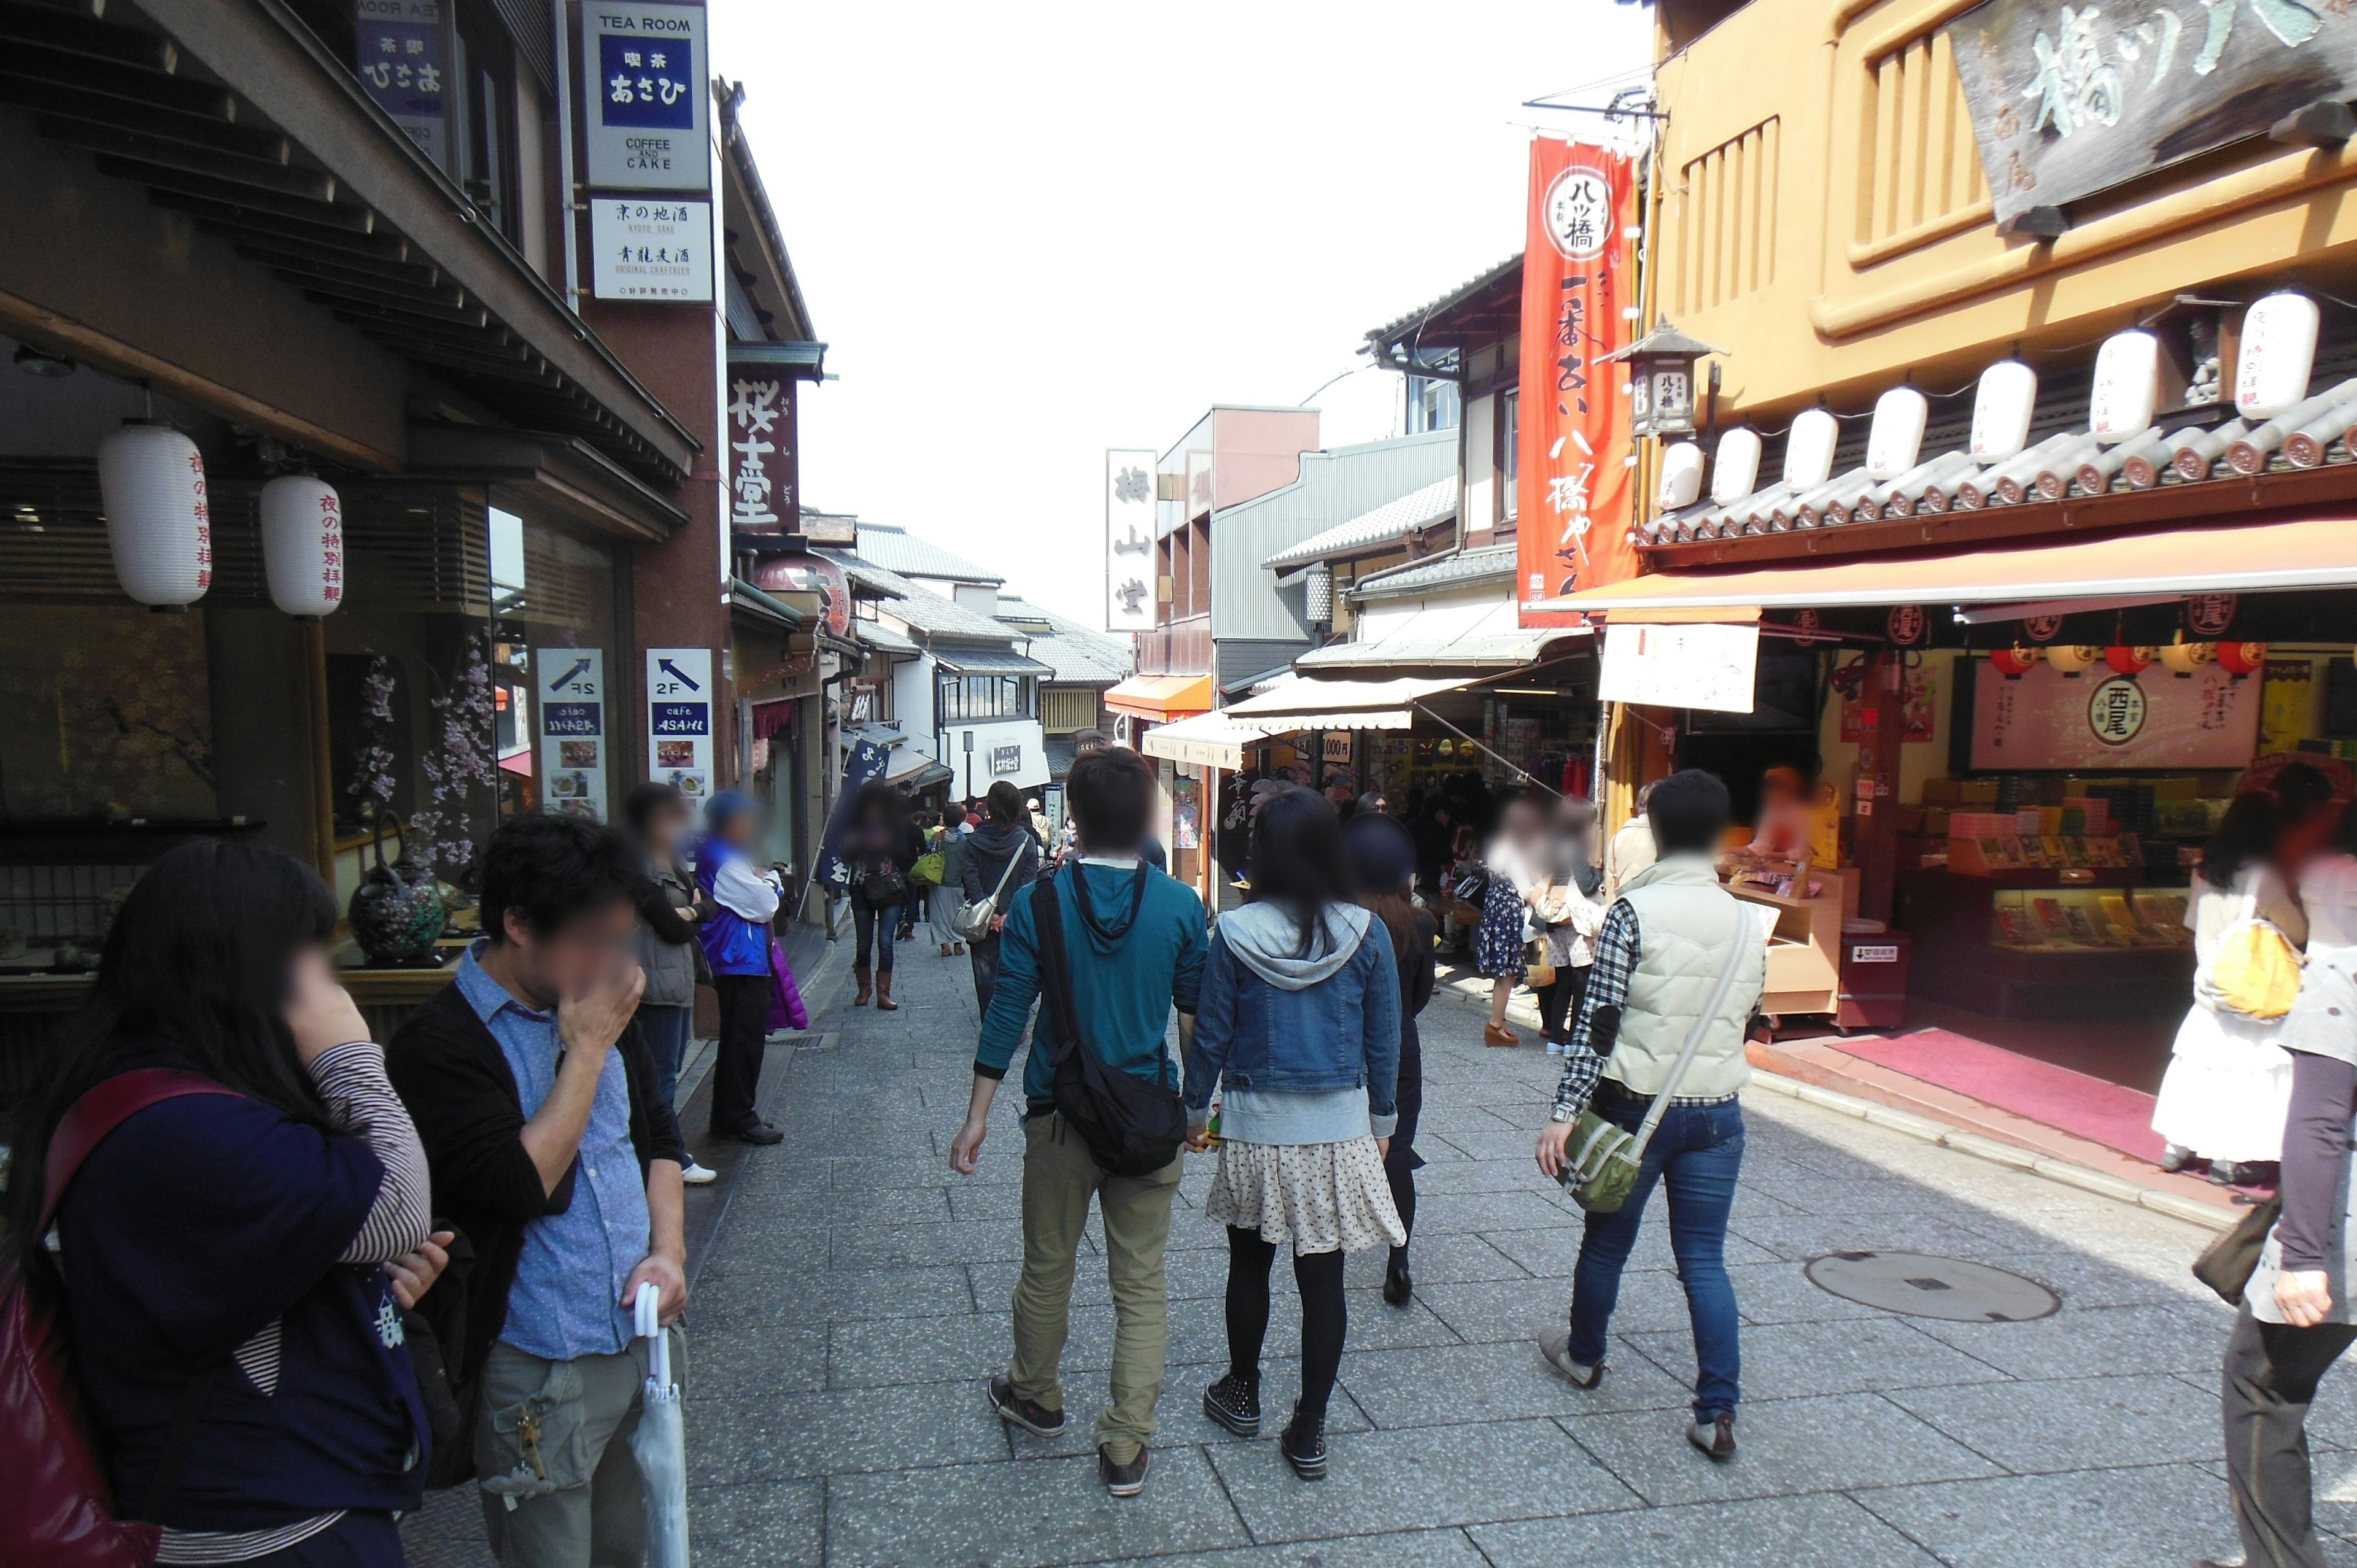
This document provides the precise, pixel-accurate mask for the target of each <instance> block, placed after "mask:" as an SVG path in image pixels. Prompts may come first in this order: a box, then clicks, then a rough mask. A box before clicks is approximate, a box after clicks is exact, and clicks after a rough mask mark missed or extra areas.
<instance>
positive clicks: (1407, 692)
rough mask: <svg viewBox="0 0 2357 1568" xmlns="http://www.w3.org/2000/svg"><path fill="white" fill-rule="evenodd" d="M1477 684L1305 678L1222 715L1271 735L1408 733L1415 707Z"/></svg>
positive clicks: (1468, 679) (1465, 679)
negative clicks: (1292, 732) (1316, 731)
mask: <svg viewBox="0 0 2357 1568" xmlns="http://www.w3.org/2000/svg"><path fill="white" fill-rule="evenodd" d="M1477 679H1479V677H1477V676H1471V675H1468V676H1465V677H1463V678H1462V679H1455V680H1452V679H1449V678H1447V677H1442V678H1440V679H1437V680H1435V679H1430V678H1425V677H1417V676H1408V675H1403V676H1395V677H1394V678H1393V679H1391V680H1388V681H1353V680H1349V679H1345V678H1342V677H1340V676H1335V677H1329V678H1326V679H1322V680H1321V679H1317V678H1314V677H1309V676H1304V677H1303V678H1302V679H1300V680H1298V681H1293V682H1287V683H1286V684H1285V685H1283V686H1280V687H1278V688H1277V689H1276V690H1275V691H1274V692H1270V693H1267V694H1265V695H1264V696H1258V697H1248V698H1246V699H1245V700H1244V701H1243V702H1241V703H1235V704H1234V705H1233V706H1232V707H1229V708H1226V709H1224V710H1222V713H1223V714H1225V715H1227V716H1230V717H1232V718H1236V719H1240V720H1243V722H1245V723H1248V724H1255V725H1268V726H1270V733H1276V732H1278V731H1281V730H1305V729H1406V728H1408V727H1409V726H1410V725H1414V724H1415V712H1414V710H1413V709H1412V708H1411V707H1410V706H1409V704H1410V703H1415V702H1418V701H1420V700H1422V699H1423V698H1426V697H1429V696H1431V695H1433V694H1434V693H1438V692H1454V691H1456V690H1457V689H1458V687H1460V686H1469V685H1471V684H1472V683H1473V682H1474V681H1475V680H1477ZM1147 738H1148V739H1151V738H1152V737H1151V736H1148V737H1147Z"/></svg>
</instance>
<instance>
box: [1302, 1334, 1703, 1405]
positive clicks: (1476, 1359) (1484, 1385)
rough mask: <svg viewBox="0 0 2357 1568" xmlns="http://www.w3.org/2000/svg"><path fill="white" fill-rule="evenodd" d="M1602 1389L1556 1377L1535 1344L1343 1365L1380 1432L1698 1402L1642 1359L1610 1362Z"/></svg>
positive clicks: (1381, 1353) (1398, 1354)
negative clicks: (1395, 1428) (1381, 1430)
mask: <svg viewBox="0 0 2357 1568" xmlns="http://www.w3.org/2000/svg"><path fill="white" fill-rule="evenodd" d="M1607 1359H1608V1360H1609V1363H1610V1365H1609V1369H1608V1370H1607V1372H1606V1375H1605V1379H1604V1382H1603V1385H1602V1386H1601V1387H1599V1388H1597V1389H1593V1390H1584V1389H1578V1388H1575V1387H1573V1386H1572V1384H1571V1383H1570V1381H1569V1380H1566V1379H1565V1378H1564V1377H1562V1376H1561V1375H1560V1374H1558V1373H1556V1372H1554V1371H1552V1370H1550V1369H1548V1367H1547V1365H1546V1363H1545V1362H1544V1360H1543V1359H1541V1358H1540V1355H1539V1349H1538V1344H1537V1342H1536V1340H1534V1339H1522V1340H1511V1341H1507V1342H1505V1343H1502V1344H1493V1345H1460V1346H1443V1347H1435V1348H1428V1349H1421V1350H1374V1351H1362V1352H1359V1353H1355V1354H1350V1355H1345V1356H1344V1357H1343V1358H1342V1382H1343V1385H1344V1386H1345V1387H1347V1388H1348V1389H1350V1391H1351V1398H1353V1399H1355V1400H1357V1401H1358V1402H1359V1407H1360V1408H1361V1410H1364V1411H1365V1412H1367V1415H1368V1417H1369V1419H1371V1420H1372V1421H1373V1422H1374V1423H1375V1424H1376V1425H1378V1426H1382V1427H1410V1426H1454V1425H1458V1424H1461V1423H1467V1422H1480V1421H1507V1420H1515V1419H1519V1418H1523V1417H1528V1416H1541V1415H1586V1414H1593V1413H1596V1412H1604V1411H1621V1410H1666V1409H1670V1408H1672V1407H1682V1406H1684V1404H1685V1403H1686V1402H1688V1400H1689V1399H1690V1398H1691V1397H1692V1394H1691V1391H1690V1385H1688V1384H1686V1383H1682V1382H1679V1381H1677V1380H1675V1379H1674V1378H1672V1377H1670V1376H1669V1375H1668V1374H1667V1373H1664V1372H1663V1371H1662V1370H1661V1369H1660V1368H1658V1367H1656V1366H1654V1365H1653V1364H1652V1362H1650V1361H1648V1360H1647V1359H1645V1358H1644V1357H1642V1356H1638V1355H1620V1356H1608V1358H1607Z"/></svg>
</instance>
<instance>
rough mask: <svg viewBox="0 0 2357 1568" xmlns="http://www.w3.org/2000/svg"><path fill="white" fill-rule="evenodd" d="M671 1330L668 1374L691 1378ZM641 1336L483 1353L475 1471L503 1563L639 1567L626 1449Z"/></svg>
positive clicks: (635, 1503) (642, 1364) (636, 1497)
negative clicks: (565, 1351) (619, 1343)
mask: <svg viewBox="0 0 2357 1568" xmlns="http://www.w3.org/2000/svg"><path fill="white" fill-rule="evenodd" d="M683 1348H684V1347H683V1336H682V1335H681V1334H680V1333H679V1331H678V1330H677V1329H675V1328H674V1329H673V1330H672V1375H673V1378H674V1379H676V1380H678V1381H679V1383H680V1384H681V1386H682V1387H683V1388H684V1387H685V1386H686V1382H687V1372H686V1367H687V1363H686V1359H685V1357H684V1354H683ZM646 1377H647V1342H646V1341H645V1340H643V1339H633V1340H631V1341H630V1348H629V1349H627V1350H623V1351H620V1352H619V1353H617V1354H615V1355H611V1356H581V1357H576V1358H575V1359H573V1360H570V1361H548V1360H544V1359H541V1358H540V1357H538V1356H532V1355H527V1354H526V1353H524V1352H523V1351H522V1350H519V1349H517V1348H515V1347H514V1346H512V1345H510V1344H508V1343H506V1342H505V1341H504V1340H502V1341H500V1343H498V1344H495V1345H493V1346H492V1347H491V1349H490V1354H489V1355H488V1356H486V1357H485V1358H484V1359H483V1393H482V1402H481V1408H480V1413H479V1415H478V1417H477V1419H476V1423H475V1473H476V1474H477V1475H478V1476H479V1477H482V1479H481V1482H480V1485H481V1487H482V1492H483V1521H484V1525H485V1528H486V1530H487V1531H488V1533H489V1534H490V1547H491V1555H492V1556H494V1557H496V1558H498V1559H499V1562H500V1568H638V1565H639V1564H640V1563H643V1562H644V1561H645V1560H646V1554H647V1549H646V1502H645V1498H644V1495H643V1492H642V1489H641V1487H640V1481H639V1463H638V1460H637V1458H636V1457H635V1456H634V1455H632V1454H631V1453H630V1434H631V1433H633V1432H635V1431H637V1430H638V1425H639V1408H640V1385H642V1384H643V1383H644V1382H645V1381H646Z"/></svg>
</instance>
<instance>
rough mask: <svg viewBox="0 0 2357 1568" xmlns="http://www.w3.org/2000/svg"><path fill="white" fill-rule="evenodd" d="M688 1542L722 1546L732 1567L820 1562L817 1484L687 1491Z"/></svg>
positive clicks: (820, 1490)
mask: <svg viewBox="0 0 2357 1568" xmlns="http://www.w3.org/2000/svg"><path fill="white" fill-rule="evenodd" d="M687 1520H688V1538H689V1540H690V1541H691V1543H694V1544H696V1545H697V1547H698V1550H699V1551H702V1550H705V1548H704V1547H703V1546H702V1544H701V1543H703V1542H707V1541H708V1542H726V1552H727V1560H728V1561H730V1562H736V1563H819V1562H823V1560H824V1558H825V1552H826V1546H825V1528H826V1490H825V1483H824V1482H823V1481H772V1482H767V1483H762V1484H759V1485H754V1486H744V1487H690V1488H689V1489H688V1494H687Z"/></svg>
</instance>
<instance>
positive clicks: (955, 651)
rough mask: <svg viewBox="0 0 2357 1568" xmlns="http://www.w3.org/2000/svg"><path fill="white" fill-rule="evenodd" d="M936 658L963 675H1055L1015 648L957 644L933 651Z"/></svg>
mask: <svg viewBox="0 0 2357 1568" xmlns="http://www.w3.org/2000/svg"><path fill="white" fill-rule="evenodd" d="M933 658H934V659H935V660H936V661H938V662H939V663H940V665H941V667H942V669H944V670H947V671H952V672H953V673H956V674H959V675H1039V676H1049V675H1052V674H1053V671H1050V670H1049V667H1048V666H1047V665H1045V664H1042V663H1040V662H1039V660H1036V659H1027V658H1025V657H1024V656H1023V655H1022V654H1020V653H1017V652H1016V651H1015V650H1013V649H1011V648H968V647H966V646H965V645H963V643H953V644H951V645H949V646H947V647H943V648H936V649H935V650H933Z"/></svg>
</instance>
